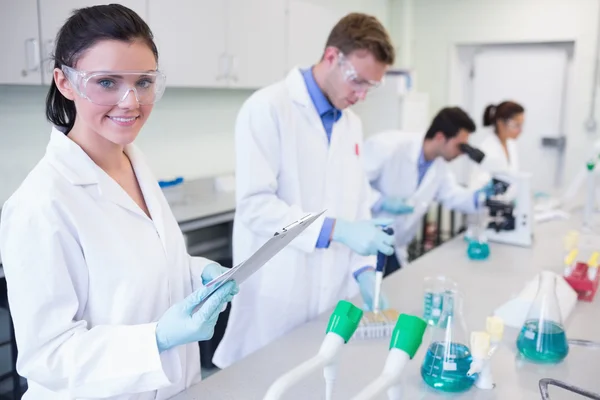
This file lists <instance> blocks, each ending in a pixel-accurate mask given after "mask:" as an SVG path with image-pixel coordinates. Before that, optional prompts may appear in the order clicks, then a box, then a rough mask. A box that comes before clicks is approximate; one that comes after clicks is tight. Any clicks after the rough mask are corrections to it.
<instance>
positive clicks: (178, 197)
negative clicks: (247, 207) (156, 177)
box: [163, 178, 235, 232]
mask: <svg viewBox="0 0 600 400" xmlns="http://www.w3.org/2000/svg"><path fill="white" fill-rule="evenodd" d="M163 193H164V194H165V197H166V198H167V201H168V202H169V205H170V206H171V210H172V211H173V214H174V215H175V219H176V220H177V222H178V223H179V225H180V226H181V229H182V230H183V231H184V232H185V231H187V230H192V229H198V228H199V227H202V226H208V225H211V224H213V223H220V222H224V221H227V220H229V221H232V220H233V215H234V212H235V192H234V191H230V192H227V191H219V190H217V189H216V188H215V184H214V179H213V178H206V179H194V180H189V181H184V183H182V184H181V185H177V186H172V187H166V188H163ZM213 219H214V221H213ZM199 220H206V221H204V223H203V224H200V225H202V226H199V225H198V223H197V222H198V221H199Z"/></svg>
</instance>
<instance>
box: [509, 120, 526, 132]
mask: <svg viewBox="0 0 600 400" xmlns="http://www.w3.org/2000/svg"><path fill="white" fill-rule="evenodd" d="M506 126H507V127H508V129H512V130H515V131H516V130H519V129H523V125H522V124H520V123H518V122H517V121H514V120H512V119H509V120H508V121H506Z"/></svg>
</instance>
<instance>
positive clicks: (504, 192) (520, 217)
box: [461, 143, 534, 247]
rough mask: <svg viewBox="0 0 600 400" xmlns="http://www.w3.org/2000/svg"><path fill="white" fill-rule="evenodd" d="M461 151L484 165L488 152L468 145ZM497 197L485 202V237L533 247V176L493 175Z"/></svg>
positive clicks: (494, 196) (464, 145)
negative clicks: (486, 215)
mask: <svg viewBox="0 0 600 400" xmlns="http://www.w3.org/2000/svg"><path fill="white" fill-rule="evenodd" d="M461 150H462V152H463V153H465V154H466V155H467V156H468V157H469V158H470V159H471V160H473V161H474V162H476V163H478V164H479V163H481V162H482V161H483V159H484V158H485V153H483V152H482V151H481V150H479V149H477V148H475V147H472V146H470V145H468V144H466V143H464V144H462V145H461ZM491 175H492V184H493V187H494V195H493V196H491V197H490V198H488V199H487V200H486V203H485V207H486V208H487V210H488V216H489V222H488V225H487V229H486V236H487V238H488V240H489V241H490V242H497V243H505V244H512V245H516V246H523V247H529V246H531V245H532V244H533V222H534V220H533V202H532V196H531V174H528V173H522V172H519V173H515V172H506V171H503V172H497V173H494V172H492V174H491Z"/></svg>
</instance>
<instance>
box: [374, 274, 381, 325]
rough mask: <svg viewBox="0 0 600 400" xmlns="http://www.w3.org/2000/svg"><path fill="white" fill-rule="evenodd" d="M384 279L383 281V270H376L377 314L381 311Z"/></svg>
mask: <svg viewBox="0 0 600 400" xmlns="http://www.w3.org/2000/svg"><path fill="white" fill-rule="evenodd" d="M382 281H383V272H382V271H375V295H374V296H373V312H374V313H375V314H378V313H379V304H380V296H381V283H382Z"/></svg>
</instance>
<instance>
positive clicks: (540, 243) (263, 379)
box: [173, 221, 600, 400]
mask: <svg viewBox="0 0 600 400" xmlns="http://www.w3.org/2000/svg"><path fill="white" fill-rule="evenodd" d="M572 224H573V222H567V221H552V222H547V223H545V224H542V225H540V226H538V228H537V229H536V237H535V244H534V246H533V247H532V248H528V249H527V248H518V247H513V246H507V245H500V244H495V243H492V244H491V257H490V258H489V259H488V260H486V261H483V262H472V261H469V260H468V259H467V257H466V243H465V242H464V241H463V239H462V237H458V238H455V239H454V240H452V241H449V242H447V243H445V244H443V245H442V246H440V247H439V248H436V249H435V250H433V251H431V252H429V253H427V254H425V255H424V256H422V257H421V258H419V259H417V260H416V261H415V262H413V263H412V264H411V265H410V266H409V267H407V268H405V269H403V270H401V271H399V272H397V273H395V274H393V275H391V276H390V277H388V278H387V279H385V280H384V290H385V292H386V294H387V296H388V298H389V299H390V302H391V304H392V306H393V307H395V308H397V309H398V310H399V311H401V312H405V313H412V314H416V315H421V308H422V298H423V294H422V290H423V279H424V278H425V277H426V276H430V275H437V274H445V275H446V276H448V277H450V278H452V279H453V280H455V281H456V282H457V283H458V284H459V290H461V291H462V293H463V296H464V298H465V303H464V317H465V321H466V323H467V325H468V327H469V329H470V330H482V329H484V327H485V318H486V316H488V315H491V314H492V310H493V309H494V308H495V307H497V306H498V305H500V304H502V303H503V302H505V301H506V300H508V299H509V298H510V296H511V295H513V294H516V293H518V292H519V291H520V290H521V289H522V287H523V286H524V284H525V282H526V281H527V280H529V279H531V278H532V277H533V276H535V274H536V273H538V272H539V271H540V270H542V269H550V270H554V271H556V272H560V271H561V270H562V268H561V259H562V254H561V250H562V239H563V235H564V234H565V233H566V231H567V230H568V229H569V228H570V227H572V226H573V225H572ZM355 304H360V303H359V302H358V301H357V302H355ZM599 306H600V295H597V296H596V299H595V300H594V302H593V303H592V304H590V303H585V302H580V303H578V304H577V306H576V308H575V310H574V312H573V313H572V314H571V316H570V317H569V319H568V320H567V321H565V327H566V331H567V336H568V337H569V338H573V339H575V338H578V339H588V340H596V341H600V322H599V321H598V318H599V317H600V313H599V312H598V310H599ZM329 315H330V312H328V313H325V314H323V315H322V316H321V317H320V318H318V320H315V321H312V322H309V323H307V324H305V325H303V326H301V327H299V328H298V329H296V330H294V331H292V332H291V333H290V334H288V335H287V336H285V337H282V338H280V339H279V340H277V341H276V342H274V343H272V344H270V345H269V346H267V347H265V348H263V349H261V350H259V351H257V352H256V353H254V354H252V355H250V356H249V357H247V358H246V359H244V360H241V361H240V362H238V363H237V364H235V365H233V366H231V367H229V368H227V369H225V370H223V371H220V372H217V373H216V374H214V375H213V376H211V377H209V378H208V379H206V380H205V381H203V382H201V383H199V384H198V385H196V386H195V387H192V388H190V389H188V390H187V391H186V392H183V393H181V394H180V395H178V396H176V397H174V398H173V399H174V400H200V399H211V400H225V399H245V400H251V399H262V397H263V396H264V394H265V393H266V391H267V389H268V387H269V386H270V385H271V383H272V382H273V381H274V380H275V379H276V378H278V377H279V376H280V375H281V374H283V373H284V372H286V371H288V370H289V369H291V368H292V367H294V366H296V365H298V364H299V363H300V362H302V361H304V360H306V359H307V358H309V357H312V355H314V354H316V353H317V351H318V348H319V346H320V344H321V342H322V340H323V337H324V332H325V328H326V326H327V321H328V318H329ZM516 336H517V330H515V329H512V328H506V332H505V337H504V340H503V345H502V346H501V347H500V348H499V349H498V351H497V353H496V355H495V357H494V359H493V363H492V370H493V372H494V377H495V379H496V383H497V387H496V388H495V389H494V390H491V391H482V390H479V389H476V388H473V389H472V390H470V391H468V392H466V393H464V394H461V395H455V396H452V398H455V399H477V400H479V399H498V400H500V399H502V400H507V399H508V400H531V399H539V398H540V395H539V389H538V381H539V379H540V378H543V377H551V378H557V379H560V380H563V381H567V382H570V383H571V384H575V385H578V386H580V387H583V388H584V389H587V390H591V391H595V392H600V375H599V373H598V371H600V349H588V348H582V347H576V346H571V348H570V353H569V356H568V357H567V359H566V360H565V361H564V362H563V363H561V364H559V365H555V366H536V365H533V364H528V363H524V362H522V361H518V360H517V358H516V353H517V351H516V346H515V340H516ZM388 343H389V339H381V340H372V341H350V342H349V343H348V344H347V345H346V346H345V348H344V351H343V352H342V355H341V359H340V364H339V369H338V378H337V384H336V394H335V396H334V398H335V399H349V398H350V397H351V396H352V395H354V394H356V393H358V392H359V391H360V390H361V389H362V388H363V387H364V386H365V385H366V384H368V383H369V382H371V381H372V380H373V379H374V378H375V377H376V376H378V375H379V373H380V372H381V370H382V368H383V364H384V362H385V358H386V357H387V353H388ZM428 344H429V339H428V333H426V335H425V339H424V342H423V344H422V346H421V347H420V349H419V352H418V353H417V355H416V356H415V358H414V359H413V361H411V362H410V363H409V364H408V365H407V367H406V369H405V370H404V373H403V383H404V397H403V399H407V400H415V399H438V398H439V399H442V398H447V397H448V396H445V395H443V394H440V393H437V392H435V391H433V390H432V389H430V388H429V387H427V386H426V385H425V384H424V383H423V381H422V378H421V376H420V367H421V363H422V360H423V358H424V355H425V352H426V349H427V347H428ZM550 393H551V396H552V400H562V399H578V398H580V397H576V396H575V395H572V394H567V393H566V392H564V391H562V390H560V389H551V392H550ZM323 397H324V383H323V378H322V372H321V371H319V372H316V373H314V374H313V375H312V376H310V378H309V379H307V380H305V381H303V382H302V383H301V384H299V385H298V386H296V387H294V388H293V389H292V390H290V391H289V392H288V393H287V396H286V397H285V399H303V400H306V399H321V398H323ZM381 398H382V399H383V398H386V397H385V396H384V397H381Z"/></svg>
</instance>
